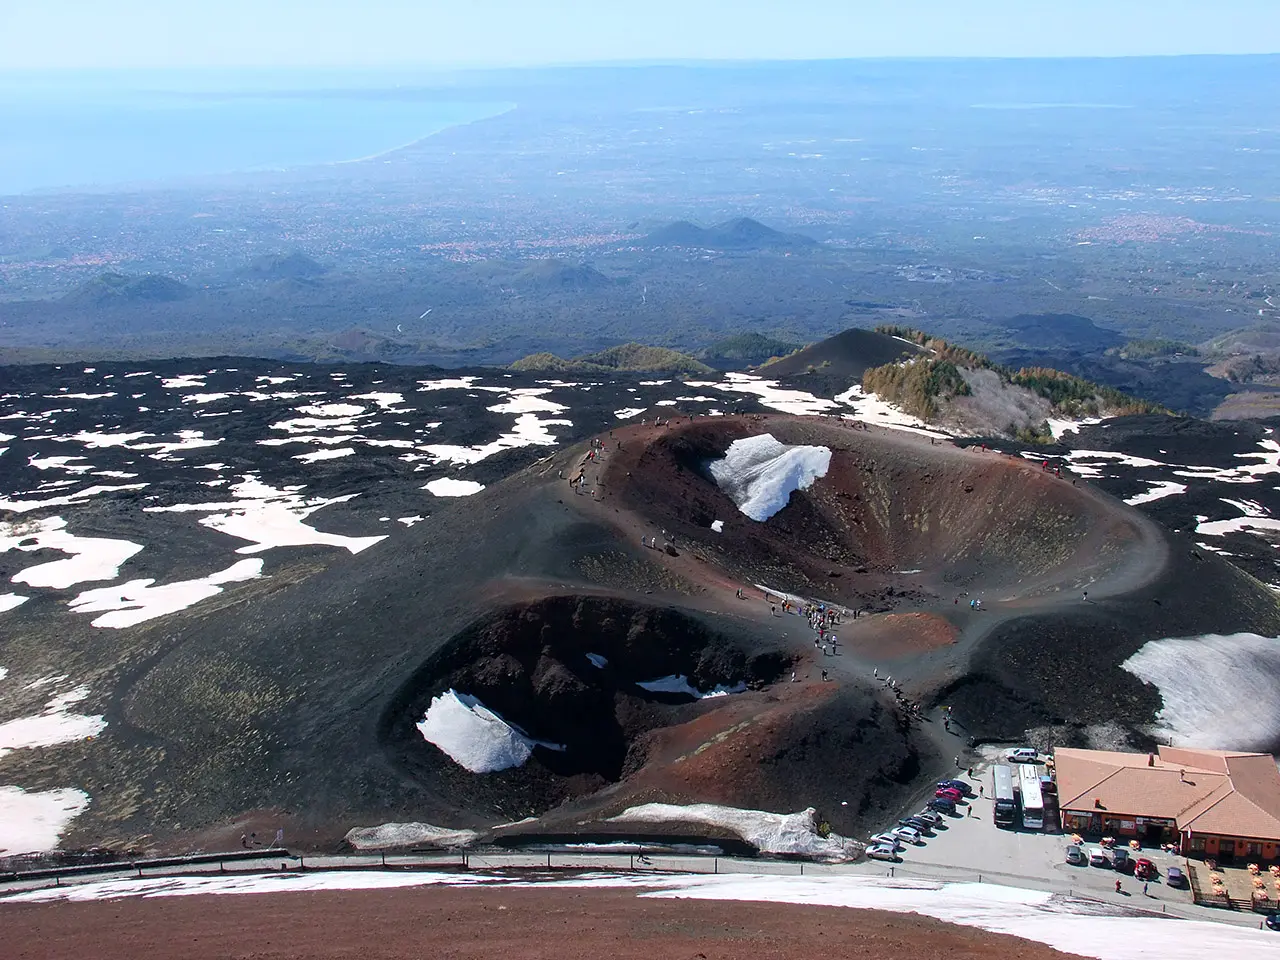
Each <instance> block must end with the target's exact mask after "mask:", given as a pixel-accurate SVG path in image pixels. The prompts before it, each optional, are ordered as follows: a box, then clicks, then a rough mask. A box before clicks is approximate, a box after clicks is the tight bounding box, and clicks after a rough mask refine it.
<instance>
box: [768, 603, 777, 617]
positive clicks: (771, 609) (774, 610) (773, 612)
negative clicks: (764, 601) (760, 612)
mask: <svg viewBox="0 0 1280 960" xmlns="http://www.w3.org/2000/svg"><path fill="white" fill-rule="evenodd" d="M777 615H778V608H777V607H775V606H774V605H773V604H772V603H771V604H769V616H771V617H776V616H777Z"/></svg>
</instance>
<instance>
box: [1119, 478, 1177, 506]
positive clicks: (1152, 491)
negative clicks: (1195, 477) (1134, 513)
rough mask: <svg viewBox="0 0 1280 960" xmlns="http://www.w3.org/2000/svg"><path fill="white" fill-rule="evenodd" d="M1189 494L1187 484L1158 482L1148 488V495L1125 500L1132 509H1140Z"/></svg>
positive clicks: (1142, 494) (1139, 495) (1138, 495)
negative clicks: (1145, 504) (1149, 504)
mask: <svg viewBox="0 0 1280 960" xmlns="http://www.w3.org/2000/svg"><path fill="white" fill-rule="evenodd" d="M1186 492H1187V485H1186V484H1185V483H1174V482H1173V481H1172V480H1157V481H1155V482H1154V483H1152V484H1151V486H1149V487H1148V488H1147V491H1146V493H1139V494H1136V495H1134V496H1132V497H1129V498H1128V499H1127V500H1125V503H1127V504H1128V505H1129V506H1131V507H1139V506H1142V504H1144V503H1154V502H1155V501H1156V500H1163V499H1164V498H1165V497H1174V496H1177V495H1178V494H1180V493H1186Z"/></svg>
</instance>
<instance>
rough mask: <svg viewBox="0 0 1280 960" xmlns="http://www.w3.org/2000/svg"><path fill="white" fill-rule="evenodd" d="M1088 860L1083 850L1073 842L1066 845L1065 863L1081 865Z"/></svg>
mask: <svg viewBox="0 0 1280 960" xmlns="http://www.w3.org/2000/svg"><path fill="white" fill-rule="evenodd" d="M1088 862H1089V858H1088V857H1086V856H1085V855H1084V850H1083V849H1082V848H1081V847H1078V846H1076V845H1075V844H1074V843H1073V844H1071V845H1070V846H1068V847H1067V863H1070V864H1072V865H1073V866H1077V867H1082V866H1084V865H1085V864H1086V863H1088Z"/></svg>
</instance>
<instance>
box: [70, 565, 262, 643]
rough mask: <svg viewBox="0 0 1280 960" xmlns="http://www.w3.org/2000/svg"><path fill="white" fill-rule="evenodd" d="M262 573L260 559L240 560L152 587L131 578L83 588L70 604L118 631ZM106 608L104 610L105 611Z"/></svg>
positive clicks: (149, 582) (205, 598)
mask: <svg viewBox="0 0 1280 960" xmlns="http://www.w3.org/2000/svg"><path fill="white" fill-rule="evenodd" d="M260 576H262V560H260V559H253V560H241V561H239V562H238V563H233V564H232V565H231V566H230V567H228V568H227V569H226V570H220V571H218V572H217V573H211V574H209V575H208V576H207V577H200V578H198V579H195V580H179V581H176V582H174V583H166V584H162V585H161V586H158V587H157V586H153V584H154V583H155V581H154V580H130V581H129V582H128V583H126V584H124V585H122V586H118V587H100V588H99V589H97V590H86V591H85V592H84V593H82V594H80V595H79V596H78V597H76V598H75V599H74V600H72V601H71V602H70V604H69V606H70V607H71V610H72V611H73V612H74V613H102V616H100V617H98V618H97V619H96V620H94V621H92V622H93V626H95V627H109V628H111V629H115V630H119V629H123V628H124V627H133V626H137V625H138V624H139V623H145V622H146V621H148V620H154V619H156V618H157V617H163V616H167V615H168V614H171V613H177V612H178V611H179V610H185V609H187V607H190V606H193V605H195V604H197V603H199V602H200V601H201V600H208V599H209V598H210V597H216V596H217V595H218V594H220V593H222V585H223V584H226V583H240V582H243V581H245V580H254V579H256V578H258V577H260ZM104 611H105V612H104Z"/></svg>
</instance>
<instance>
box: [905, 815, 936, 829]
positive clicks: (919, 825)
mask: <svg viewBox="0 0 1280 960" xmlns="http://www.w3.org/2000/svg"><path fill="white" fill-rule="evenodd" d="M898 826H900V827H911V828H913V829H915V830H919V831H920V832H921V833H928V832H929V831H931V830H932V829H933V822H932V821H930V820H926V819H925V818H924V817H919V816H917V817H903V818H902V819H901V820H899V821H898Z"/></svg>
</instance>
